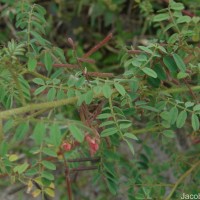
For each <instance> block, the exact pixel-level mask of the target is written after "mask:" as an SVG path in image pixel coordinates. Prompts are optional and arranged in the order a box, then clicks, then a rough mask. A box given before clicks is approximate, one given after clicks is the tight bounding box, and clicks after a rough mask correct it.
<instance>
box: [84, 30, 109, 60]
mask: <svg viewBox="0 0 200 200" xmlns="http://www.w3.org/2000/svg"><path fill="white" fill-rule="evenodd" d="M112 36H113V35H112V33H110V34H108V35H107V36H106V37H105V38H104V39H103V40H102V41H101V42H99V43H98V44H97V45H95V46H94V47H92V48H91V49H90V50H89V51H88V52H87V53H85V54H84V55H83V58H87V57H89V56H90V55H92V54H93V53H94V52H96V51H97V50H98V49H99V48H101V47H102V46H103V45H104V44H106V43H107V42H108V41H109V40H110V39H111V38H112Z"/></svg>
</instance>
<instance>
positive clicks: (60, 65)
mask: <svg viewBox="0 0 200 200" xmlns="http://www.w3.org/2000/svg"><path fill="white" fill-rule="evenodd" d="M37 65H39V66H42V67H45V64H43V63H41V62H38V63H37ZM52 66H53V67H58V68H60V67H66V68H70V69H77V68H79V66H78V65H73V64H68V63H65V64H59V63H55V64H53V65H52Z"/></svg>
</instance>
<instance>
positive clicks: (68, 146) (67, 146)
mask: <svg viewBox="0 0 200 200" xmlns="http://www.w3.org/2000/svg"><path fill="white" fill-rule="evenodd" d="M62 147H63V149H64V150H65V151H70V150H71V149H72V145H71V144H70V143H68V142H64V143H63V144H62Z"/></svg>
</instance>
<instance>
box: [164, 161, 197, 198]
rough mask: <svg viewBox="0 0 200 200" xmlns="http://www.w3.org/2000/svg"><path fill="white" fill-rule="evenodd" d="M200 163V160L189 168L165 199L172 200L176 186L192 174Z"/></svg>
mask: <svg viewBox="0 0 200 200" xmlns="http://www.w3.org/2000/svg"><path fill="white" fill-rule="evenodd" d="M198 165H200V161H198V162H197V163H195V164H194V165H193V166H192V167H191V168H190V169H189V170H187V171H186V172H185V173H184V174H183V175H182V176H181V177H180V178H179V179H178V180H177V181H176V183H175V185H174V187H173V188H172V190H171V192H170V193H169V195H168V196H167V197H166V198H165V200H170V199H171V197H172V195H173V194H174V192H175V190H176V188H177V187H178V185H179V184H180V183H181V182H182V181H183V180H184V179H185V178H186V177H187V176H189V175H190V174H191V172H192V171H193V170H194V169H195V168H196V167H197V166H198Z"/></svg>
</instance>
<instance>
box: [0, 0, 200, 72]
mask: <svg viewBox="0 0 200 200" xmlns="http://www.w3.org/2000/svg"><path fill="white" fill-rule="evenodd" d="M0 2H1V6H0V11H1V15H0V29H1V32H0V43H1V44H6V43H7V41H9V40H10V39H11V38H13V37H14V38H16V39H17V37H18V36H17V33H16V31H17V30H16V28H15V26H14V24H15V15H16V12H17V11H16V7H17V6H16V5H17V4H18V2H19V1H15V0H1V1H0ZM29 2H30V3H37V4H40V5H41V6H44V7H45V8H46V10H47V13H46V15H45V17H46V19H47V22H48V23H47V24H46V25H45V24H44V26H46V27H45V28H46V30H47V35H46V36H45V37H46V38H47V39H48V40H49V41H51V42H52V43H53V44H54V45H55V46H58V47H60V48H62V49H63V50H64V51H65V55H66V56H67V55H68V56H70V55H71V54H72V52H71V50H70V48H69V46H68V45H67V38H68V37H71V38H73V39H74V40H75V41H76V43H78V47H79V48H78V53H80V54H81V53H82V52H83V51H87V50H88V49H89V48H90V47H91V46H93V45H94V44H96V43H97V41H100V40H101V39H103V38H104V37H105V36H106V35H107V34H108V33H110V32H112V33H113V34H114V39H113V40H112V41H111V42H109V44H107V45H106V48H102V49H101V50H100V51H98V52H96V53H95V54H94V55H93V56H92V57H93V58H95V60H96V61H97V67H98V68H99V70H101V69H103V70H104V71H113V70H114V72H120V70H118V68H119V63H120V62H119V58H120V55H121V54H120V53H121V52H122V51H121V50H122V49H123V47H125V46H126V45H128V46H130V45H132V46H133V47H136V46H137V45H138V44H142V45H145V44H146V43H147V41H148V40H149V39H154V38H155V37H156V35H157V34H160V32H159V30H157V28H156V27H153V26H152V24H151V22H152V18H153V16H154V14H155V13H156V11H157V10H160V9H162V8H166V6H167V4H168V3H167V2H168V0H76V1H74V0H51V1H48V0H42V1H29ZM180 2H184V4H185V5H186V10H189V12H190V13H192V14H199V13H200V9H199V8H200V4H199V0H193V1H189V0H184V1H180ZM105 55H106V57H105Z"/></svg>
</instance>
